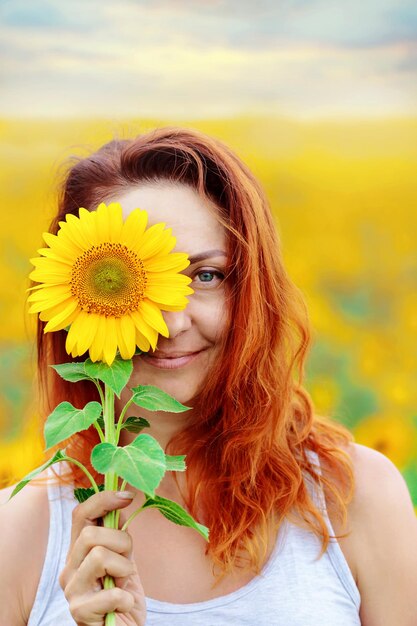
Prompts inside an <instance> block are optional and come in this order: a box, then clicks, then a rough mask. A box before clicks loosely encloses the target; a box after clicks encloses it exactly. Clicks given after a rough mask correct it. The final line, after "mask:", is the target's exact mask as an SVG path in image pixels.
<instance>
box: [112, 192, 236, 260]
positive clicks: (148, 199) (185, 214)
mask: <svg viewBox="0 0 417 626" xmlns="http://www.w3.org/2000/svg"><path fill="white" fill-rule="evenodd" d="M111 200H112V201H114V202H119V203H120V204H121V206H122V209H123V215H124V217H125V218H126V217H127V216H128V215H129V213H130V212H131V211H133V210H134V209H136V208H140V209H144V210H146V211H147V213H148V216H149V225H153V224H156V223H159V222H164V223H165V224H166V225H167V227H169V228H172V231H173V235H174V236H175V237H176V239H177V245H176V248H177V249H181V250H184V251H186V252H187V253H188V254H190V255H197V254H201V253H202V252H204V251H207V250H221V251H225V250H226V231H225V229H224V227H223V226H222V225H221V224H220V222H219V220H218V218H217V216H216V212H215V209H214V207H213V205H212V204H211V203H210V202H209V201H208V200H206V199H204V198H202V197H201V196H200V195H199V194H198V193H197V192H196V191H195V190H194V189H193V188H192V187H189V186H187V185H182V184H178V183H170V182H166V181H158V182H152V183H144V184H141V185H137V186H134V187H131V188H130V189H127V190H126V191H123V192H122V193H120V194H117V195H115V196H112V197H111Z"/></svg>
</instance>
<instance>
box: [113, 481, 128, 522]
mask: <svg viewBox="0 0 417 626" xmlns="http://www.w3.org/2000/svg"><path fill="white" fill-rule="evenodd" d="M126 485H127V480H124V481H123V482H122V484H121V485H120V487H119V488H118V491H124V490H125V487H126ZM120 513H121V511H120V509H117V511H116V517H115V520H114V523H115V525H116V528H119V519H120Z"/></svg>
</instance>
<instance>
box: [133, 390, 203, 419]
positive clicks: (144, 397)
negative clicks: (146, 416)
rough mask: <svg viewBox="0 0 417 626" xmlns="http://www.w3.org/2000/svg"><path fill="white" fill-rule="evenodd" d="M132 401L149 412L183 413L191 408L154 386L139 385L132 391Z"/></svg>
mask: <svg viewBox="0 0 417 626" xmlns="http://www.w3.org/2000/svg"><path fill="white" fill-rule="evenodd" d="M132 392H133V396H132V400H133V402H134V403H135V404H137V405H138V406H141V407H142V408H144V409H148V410H149V411H168V412H169V413H182V412H183V411H188V410H189V409H190V408H191V407H189V406H184V405H183V404H181V402H178V400H175V398H173V397H172V396H170V395H168V394H167V393H165V391H162V390H161V389H158V387H154V386H153V385H139V387H134V388H133V389H132Z"/></svg>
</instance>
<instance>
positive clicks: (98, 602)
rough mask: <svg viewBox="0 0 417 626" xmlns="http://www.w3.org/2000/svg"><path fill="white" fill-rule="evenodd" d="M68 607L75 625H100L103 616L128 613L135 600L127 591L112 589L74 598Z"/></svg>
mask: <svg viewBox="0 0 417 626" xmlns="http://www.w3.org/2000/svg"><path fill="white" fill-rule="evenodd" d="M68 606H69V610H70V613H71V615H72V617H73V618H74V620H75V621H76V622H77V623H79V622H80V623H83V624H94V623H98V624H101V623H102V618H103V616H104V615H107V613H111V612H112V611H118V612H119V613H129V612H130V611H131V610H132V609H133V607H134V606H135V599H134V598H133V596H132V594H131V593H129V592H128V591H124V590H123V589H119V588H118V587H114V589H103V591H99V592H97V593H95V594H94V595H91V594H89V595H84V596H77V597H74V599H73V600H71V601H70V602H69V603H68ZM100 620H101V621H100Z"/></svg>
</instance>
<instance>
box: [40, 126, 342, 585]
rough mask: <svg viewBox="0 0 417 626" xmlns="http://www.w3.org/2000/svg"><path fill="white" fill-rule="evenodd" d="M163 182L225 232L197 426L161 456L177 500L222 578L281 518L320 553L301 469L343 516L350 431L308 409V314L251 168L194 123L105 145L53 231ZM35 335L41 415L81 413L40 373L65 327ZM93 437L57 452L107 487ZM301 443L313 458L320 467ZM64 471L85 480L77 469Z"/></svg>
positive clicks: (79, 401) (260, 555)
mask: <svg viewBox="0 0 417 626" xmlns="http://www.w3.org/2000/svg"><path fill="white" fill-rule="evenodd" d="M159 180H168V181H171V182H176V183H182V184H186V185H189V186H191V187H193V188H194V189H195V190H196V191H197V192H198V193H199V194H200V195H201V196H202V197H204V198H208V199H209V200H211V201H212V202H213V203H214V204H215V206H216V207H217V212H218V219H219V220H220V221H221V223H222V224H223V225H224V227H225V228H226V230H227V235H228V236H227V246H228V250H227V253H228V259H229V272H228V278H227V285H228V289H229V298H228V315H229V326H228V332H227V333H226V336H225V338H224V341H223V346H222V351H221V355H220V357H219V359H218V363H216V367H214V368H213V369H212V371H211V372H209V377H208V379H207V380H206V382H205V385H204V389H202V391H201V393H200V395H199V397H198V399H197V404H194V408H195V409H196V410H195V414H196V415H198V416H199V419H198V422H196V423H191V424H189V425H188V426H187V428H186V429H185V430H184V431H182V432H181V433H180V434H178V435H177V436H176V437H175V438H174V439H173V440H172V441H171V442H170V444H169V451H170V452H171V453H177V454H180V453H184V452H186V453H187V466H188V469H187V484H188V491H187V494H185V496H186V501H187V504H188V506H189V508H190V510H191V513H192V514H193V515H196V516H197V517H200V519H201V517H202V518H203V521H204V523H205V524H207V525H208V526H209V527H210V543H209V546H208V549H207V550H208V554H209V555H210V556H211V557H212V560H213V563H214V565H216V566H218V568H217V569H218V571H220V573H225V572H227V571H230V570H231V568H232V567H233V566H235V565H237V564H238V562H240V558H239V557H240V556H241V555H242V550H243V553H244V554H245V557H246V562H247V567H250V568H252V569H253V570H254V571H255V572H259V571H260V568H261V566H262V564H263V563H264V561H265V559H266V555H267V546H268V537H269V536H270V532H271V530H276V528H277V527H278V525H279V522H280V520H282V519H284V517H286V516H292V518H293V519H298V520H299V522H300V523H302V524H305V525H307V527H308V528H310V529H311V531H312V532H314V533H316V534H317V535H318V536H319V537H320V538H321V541H322V548H323V550H325V549H326V546H327V543H328V541H329V531H328V528H327V525H326V523H325V520H324V518H323V513H322V512H321V511H320V510H319V508H318V507H317V506H316V504H315V502H314V501H313V499H312V497H311V495H310V493H309V490H308V489H307V488H306V483H305V480H304V479H305V477H306V476H307V475H309V476H310V479H311V480H312V481H313V484H314V483H315V484H316V485H317V486H319V487H323V486H324V487H325V488H326V496H327V497H328V499H329V501H330V503H331V504H332V506H333V508H334V510H335V511H336V512H337V513H338V514H339V516H340V518H341V519H342V520H345V519H346V505H347V502H348V500H349V498H350V495H351V492H352V485H353V475H352V468H351V464H350V460H349V456H348V454H347V453H346V452H345V450H344V449H345V448H346V445H347V444H348V442H349V441H350V439H351V436H350V435H349V434H348V433H347V431H345V430H344V429H343V428H342V427H341V426H340V425H338V424H336V423H332V422H331V421H327V420H325V419H324V418H321V417H318V416H316V415H315V414H314V411H313V406H312V402H311V400H310V398H309V396H308V394H307V392H306V391H305V390H304V388H303V387H302V378H303V367H304V362H305V359H306V355H307V351H308V347H309V343H310V331H309V323H308V317H307V313H306V308H305V305H304V302H303V299H302V297H301V295H300V293H299V291H298V290H297V288H296V287H295V286H294V284H293V283H292V282H291V280H290V279H289V277H288V275H287V273H286V270H285V268H284V265H283V262H282V257H281V251H280V243H279V240H278V237H277V234H276V229H275V226H274V223H273V219H272V216H271V211H270V208H269V206H268V202H267V199H266V197H265V193H264V191H263V190H262V188H261V186H260V184H259V182H258V181H257V180H256V178H255V177H254V175H253V174H252V173H251V171H250V170H249V169H248V167H247V166H246V165H245V164H244V163H242V161H241V160H240V159H239V158H238V157H237V156H236V155H235V154H234V153H233V152H232V151H231V150H230V149H229V148H228V147H226V146H225V145H224V144H222V143H221V142H220V141H218V140H217V139H214V138H212V137H208V136H206V135H204V134H202V133H200V132H197V131H195V130H188V129H182V128H162V129H157V130H155V131H153V132H150V133H147V134H145V135H141V136H139V137H137V138H135V139H131V140H123V141H112V142H110V143H108V144H106V145H105V146H104V147H102V148H101V149H100V150H98V152H96V153H94V154H93V155H91V156H89V157H87V158H84V159H82V160H79V161H77V162H76V163H75V164H74V165H73V166H72V167H71V168H70V170H69V172H68V174H67V176H66V178H65V181H64V183H63V185H62V189H61V195H60V199H59V211H58V214H57V216H56V217H55V219H54V220H53V222H52V225H51V232H53V233H56V232H57V230H58V228H59V226H58V223H59V221H60V220H63V219H64V217H65V215H66V214H67V213H74V214H77V212H78V208H79V207H81V206H83V207H86V208H88V209H91V210H93V209H95V207H96V206H97V204H98V203H99V202H101V201H103V200H106V198H109V197H112V198H114V197H115V195H116V194H117V192H123V191H126V189H127V188H129V187H131V186H135V185H140V184H141V183H143V182H145V181H159ZM43 329H44V323H42V322H41V321H39V325H38V355H39V371H40V380H41V386H42V389H43V391H44V392H46V396H45V399H46V406H45V412H47V411H49V410H52V408H53V407H54V406H56V404H57V403H58V402H61V401H63V400H69V401H70V402H72V403H73V404H74V405H76V406H78V407H81V406H84V404H85V403H86V402H87V401H89V400H91V399H97V398H96V397H95V393H96V392H95V391H94V387H93V385H91V383H85V382H78V383H76V384H75V385H74V384H71V383H66V382H65V381H63V380H61V379H60V378H59V377H58V376H57V375H56V374H55V373H54V372H52V371H51V369H50V368H48V367H47V366H48V364H51V363H63V362H66V361H69V360H70V359H69V356H68V355H67V353H66V352H65V336H66V333H65V331H59V332H53V333H47V334H44V333H43ZM48 369H49V371H48ZM97 443H99V438H98V434H97V432H96V430H95V428H94V427H91V428H90V429H88V430H87V431H83V432H80V433H77V434H76V435H74V436H73V437H71V438H70V439H69V440H68V442H67V454H68V455H69V456H73V457H76V458H77V459H79V460H80V461H82V463H83V464H84V465H85V466H86V467H87V468H88V469H89V471H90V472H91V473H92V474H93V476H94V477H95V478H97V479H98V480H100V481H101V482H103V480H102V476H101V475H99V474H97V472H96V471H95V470H94V468H92V466H91V464H90V452H91V449H92V447H93V446H94V445H96V444H97ZM58 447H63V444H61V445H60V446H57V448H58ZM54 451H55V449H54V450H53V451H52V452H54ZM308 451H312V452H314V453H317V454H318V457H319V459H320V460H321V464H322V467H324V468H325V472H324V473H323V472H322V473H321V472H320V471H319V470H318V468H317V466H316V465H315V464H314V462H313V460H314V457H313V456H312V455H311V454H309V452H308ZM71 479H72V480H74V481H75V484H76V485H79V486H88V484H87V482H86V479H85V476H84V474H83V473H82V472H81V470H80V469H79V468H78V467H76V466H75V465H73V464H71ZM61 480H65V477H64V478H62V479H61Z"/></svg>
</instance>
